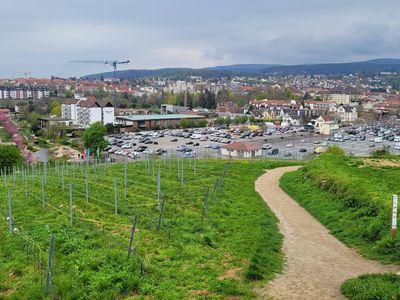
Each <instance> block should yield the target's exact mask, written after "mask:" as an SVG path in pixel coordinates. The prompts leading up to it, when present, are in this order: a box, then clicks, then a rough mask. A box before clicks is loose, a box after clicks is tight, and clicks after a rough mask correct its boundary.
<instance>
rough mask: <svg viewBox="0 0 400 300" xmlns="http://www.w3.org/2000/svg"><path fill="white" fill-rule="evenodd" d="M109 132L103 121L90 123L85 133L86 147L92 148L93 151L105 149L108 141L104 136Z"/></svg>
mask: <svg viewBox="0 0 400 300" xmlns="http://www.w3.org/2000/svg"><path fill="white" fill-rule="evenodd" d="M106 133H107V129H106V127H105V126H103V124H101V122H96V123H93V124H92V125H90V127H89V128H88V129H86V130H85V132H84V133H83V137H82V138H83V143H84V145H85V147H86V148H90V149H91V150H92V151H97V149H99V151H101V150H103V149H104V148H105V147H107V141H106V140H105V138H104V136H105V135H106Z"/></svg>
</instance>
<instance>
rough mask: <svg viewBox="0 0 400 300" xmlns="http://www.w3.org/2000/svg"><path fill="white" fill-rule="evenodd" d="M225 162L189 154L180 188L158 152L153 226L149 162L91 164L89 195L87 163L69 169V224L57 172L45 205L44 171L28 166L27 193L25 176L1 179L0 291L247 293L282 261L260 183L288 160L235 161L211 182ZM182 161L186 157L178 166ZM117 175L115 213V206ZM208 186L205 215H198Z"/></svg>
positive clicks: (35, 295)
mask: <svg viewBox="0 0 400 300" xmlns="http://www.w3.org/2000/svg"><path fill="white" fill-rule="evenodd" d="M225 163H226V161H218V160H206V161H197V164H196V175H195V174H194V165H193V161H191V160H185V164H184V168H185V169H184V174H185V176H184V177H185V178H184V187H183V188H182V183H181V180H180V179H179V180H178V176H177V160H172V161H155V168H154V169H155V173H157V169H158V167H159V168H160V172H161V187H162V193H165V195H166V205H165V210H164V213H163V221H162V226H161V229H160V230H159V231H158V230H157V224H158V220H159V215H160V213H159V211H158V209H157V181H156V177H157V176H156V174H155V175H154V176H153V168H152V163H151V162H149V163H147V162H135V163H129V164H128V165H127V174H128V176H127V196H126V198H125V195H124V191H123V178H124V165H123V164H115V165H109V166H108V168H107V169H105V167H104V165H103V166H102V167H96V168H95V167H93V166H91V167H90V169H89V172H88V174H89V196H90V198H89V203H88V204H86V197H85V170H84V168H82V169H80V168H79V167H78V166H75V167H72V166H68V167H66V169H65V172H64V173H65V176H64V177H65V185H67V183H69V182H72V186H73V205H74V206H73V218H74V219H73V226H72V227H71V226H69V215H68V212H69V191H68V188H67V187H65V188H64V189H63V188H62V186H61V171H60V169H61V168H59V169H58V171H56V170H55V169H49V170H48V171H47V177H46V187H45V202H46V206H45V209H42V203H41V178H42V177H41V176H42V175H39V174H38V173H37V170H36V172H35V175H32V169H30V170H29V176H28V181H27V182H28V192H29V196H28V197H26V196H25V190H24V179H23V176H18V177H17V179H16V185H15V188H14V187H13V186H14V184H13V179H12V177H7V178H6V180H5V185H1V187H0V198H1V199H3V201H1V202H0V211H1V212H2V215H3V216H4V218H5V222H3V223H0V239H1V241H2V242H1V243H0V265H1V266H2V268H1V269H0V298H2V297H10V298H13V299H42V298H51V297H57V298H61V299H115V298H119V299H121V298H122V299H123V298H129V299H136V298H137V299H142V298H143V297H144V298H147V297H148V298H150V299H152V298H162V299H188V298H192V299H228V298H230V299H233V298H240V299H251V298H254V296H255V295H254V292H253V287H254V286H255V285H257V284H259V283H260V282H265V281H266V280H269V279H271V278H272V277H273V276H274V274H275V273H276V272H280V271H281V270H282V261H283V257H282V253H281V245H282V236H281V235H280V233H279V232H278V228H277V225H276V222H277V220H276V218H275V217H274V216H273V214H272V213H271V211H270V210H269V209H268V208H267V206H266V205H265V203H264V202H263V201H262V199H261V197H260V196H259V195H258V193H256V192H255V190H254V181H255V180H256V178H257V177H258V176H260V175H261V174H262V173H263V172H264V170H265V169H270V168H274V167H277V166H282V165H289V164H291V163H290V162H278V161H276V162H274V161H254V162H250V161H234V162H232V164H231V165H230V167H229V169H228V171H227V173H226V176H225V177H224V180H223V183H222V185H221V188H220V189H217V192H216V193H213V190H214V186H215V183H216V182H218V178H219V177H220V175H221V173H222V172H223V170H224V166H225ZM180 166H182V165H180ZM42 173H43V170H42ZM114 177H115V178H116V179H117V196H118V214H117V215H115V214H114V209H115V207H114V190H113V182H114ZM207 187H209V188H210V192H209V204H208V207H207V215H206V217H205V219H204V222H203V224H202V223H201V215H202V212H203V206H204V205H203V203H204V198H205V194H206V188H207ZM8 191H11V192H12V199H13V219H14V222H15V227H16V229H15V230H16V231H15V234H14V235H13V236H12V237H10V236H9V229H8V226H7V221H6V217H7V216H8V209H7V202H6V199H7V192H8ZM134 215H138V223H137V227H136V228H137V230H136V233H135V237H134V255H132V257H131V259H130V260H129V261H127V249H128V244H129V238H130V231H131V227H132V216H134ZM51 235H53V236H54V237H55V250H54V258H53V268H52V279H53V287H54V288H53V289H51V293H49V295H47V296H45V295H44V294H43V290H44V278H45V271H46V261H47V254H48V251H49V238H50V236H51Z"/></svg>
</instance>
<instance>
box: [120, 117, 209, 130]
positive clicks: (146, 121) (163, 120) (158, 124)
mask: <svg viewBox="0 0 400 300" xmlns="http://www.w3.org/2000/svg"><path fill="white" fill-rule="evenodd" d="M205 118H206V117H204V116H199V115H188V114H170V115H136V116H134V115H132V116H116V117H115V124H116V125H117V126H119V127H121V130H122V131H132V130H137V129H153V128H160V129H164V128H174V127H177V126H179V125H180V122H181V120H188V121H189V122H196V121H198V120H201V119H205Z"/></svg>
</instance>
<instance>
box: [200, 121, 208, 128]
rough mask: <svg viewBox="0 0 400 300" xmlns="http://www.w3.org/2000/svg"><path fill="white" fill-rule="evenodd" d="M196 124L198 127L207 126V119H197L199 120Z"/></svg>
mask: <svg viewBox="0 0 400 300" xmlns="http://www.w3.org/2000/svg"><path fill="white" fill-rule="evenodd" d="M197 125H198V126H199V127H207V125H208V121H207V120H206V119H203V120H199V122H198V123H197Z"/></svg>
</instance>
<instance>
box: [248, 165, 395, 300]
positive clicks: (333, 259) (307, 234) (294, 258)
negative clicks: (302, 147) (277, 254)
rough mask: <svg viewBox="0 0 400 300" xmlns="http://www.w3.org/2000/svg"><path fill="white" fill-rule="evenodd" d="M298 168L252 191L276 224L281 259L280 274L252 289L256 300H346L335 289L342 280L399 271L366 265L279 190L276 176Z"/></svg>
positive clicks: (272, 174) (265, 179)
mask: <svg viewBox="0 0 400 300" xmlns="http://www.w3.org/2000/svg"><path fill="white" fill-rule="evenodd" d="M297 168H298V167H283V168H277V169H273V170H270V171H268V172H267V173H265V174H264V175H262V176H261V177H260V178H258V179H257V181H256V183H255V188H256V191H257V192H258V193H260V195H261V196H262V197H263V198H264V200H265V202H266V203H267V204H268V206H269V207H270V208H271V210H272V211H273V212H274V213H275V215H276V216H277V218H278V219H279V229H280V231H281V233H282V234H283V235H284V241H283V252H284V255H285V267H284V271H283V273H282V274H279V275H277V276H276V277H275V279H274V280H272V281H271V282H270V283H269V284H267V285H266V286H265V287H262V288H258V289H257V290H256V291H257V293H258V295H259V298H260V299H269V298H273V299H307V300H311V299H319V300H320V299H345V298H344V296H342V295H341V293H340V286H341V284H342V283H343V282H344V281H345V280H346V279H348V278H351V277H356V276H359V275H361V274H365V273H380V272H398V271H399V267H395V266H390V265H383V264H381V263H379V262H377V261H371V260H367V259H365V258H363V257H362V256H360V255H359V254H358V253H357V252H356V251H355V250H353V249H350V248H348V247H347V246H345V245H344V244H343V243H342V242H340V241H339V240H337V239H336V238H335V237H334V236H332V235H331V234H330V233H329V231H328V230H327V229H326V228H325V227H324V226H322V225H321V224H320V223H319V222H318V221H317V220H316V219H315V218H314V217H313V216H311V215H310V214H309V213H308V212H307V211H306V210H305V209H303V208H302V207H300V206H299V205H298V204H297V202H295V201H294V200H293V199H292V198H290V197H289V196H288V195H287V194H286V193H285V192H283V191H282V189H281V188H280V187H279V179H280V177H281V176H282V175H283V174H284V173H285V172H290V171H294V170H296V169H297Z"/></svg>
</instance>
